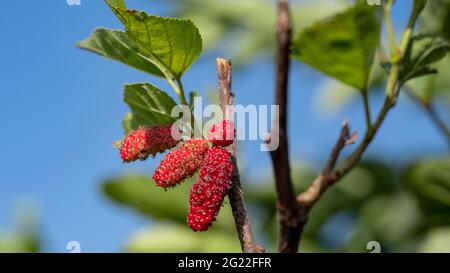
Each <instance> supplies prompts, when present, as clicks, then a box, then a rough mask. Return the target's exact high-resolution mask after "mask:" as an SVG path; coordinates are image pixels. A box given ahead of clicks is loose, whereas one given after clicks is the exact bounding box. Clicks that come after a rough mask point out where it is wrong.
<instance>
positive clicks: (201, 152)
mask: <svg viewBox="0 0 450 273" xmlns="http://www.w3.org/2000/svg"><path fill="white" fill-rule="evenodd" d="M172 131H173V130H172V126H171V125H167V126H159V127H143V126H141V127H139V128H137V129H136V130H134V131H132V132H131V133H130V134H129V135H128V136H127V137H125V138H124V139H123V141H122V142H121V143H120V144H119V149H120V156H121V158H122V160H123V161H124V162H132V161H136V160H138V159H141V160H143V159H146V158H147V157H148V156H149V155H154V154H156V153H158V152H164V151H165V150H167V149H170V148H173V147H175V146H176V145H177V144H178V142H179V141H178V140H177V139H174V138H173V137H172ZM235 137H236V130H235V129H234V125H233V122H231V121H229V120H223V121H221V122H219V123H217V124H214V125H213V126H211V129H210V130H209V132H208V138H207V140H206V139H191V140H188V141H185V142H183V143H181V144H180V145H179V146H178V147H176V148H175V149H173V150H172V151H171V152H169V153H167V155H166V156H165V157H164V159H163V160H162V161H161V163H160V165H159V166H158V168H157V169H156V170H155V173H154V174H153V180H154V181H155V183H156V185H157V186H160V187H162V188H170V187H174V186H176V185H177V184H179V183H181V182H182V181H183V180H185V179H186V178H188V177H190V176H192V175H193V174H194V173H195V172H196V171H197V170H199V169H200V173H199V178H198V180H197V181H196V182H195V183H194V185H193V186H192V188H191V190H190V199H189V213H188V215H187V222H188V225H189V226H190V227H191V229H192V230H193V231H205V230H207V229H208V228H209V227H210V226H211V224H212V222H213V221H214V220H215V218H216V216H217V214H218V213H219V210H220V208H221V206H222V203H223V200H224V198H225V196H226V195H227V193H228V190H229V189H230V188H231V186H232V178H233V174H234V171H235V165H234V162H233V159H232V156H231V154H230V153H229V152H228V151H227V150H225V148H224V147H226V146H229V145H231V144H232V143H233V142H234V138H235ZM209 142H211V143H212V145H213V147H212V148H210V146H209Z"/></svg>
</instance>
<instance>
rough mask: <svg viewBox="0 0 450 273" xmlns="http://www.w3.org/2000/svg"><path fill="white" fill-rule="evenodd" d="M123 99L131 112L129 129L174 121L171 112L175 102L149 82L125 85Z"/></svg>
mask: <svg viewBox="0 0 450 273" xmlns="http://www.w3.org/2000/svg"><path fill="white" fill-rule="evenodd" d="M124 101H125V103H127V104H128V106H129V107H130V109H131V112H132V118H131V122H130V123H131V129H136V128H137V127H138V126H140V125H145V126H153V125H165V124H169V123H173V122H175V118H174V117H172V116H171V112H172V109H173V108H174V107H177V104H176V103H175V101H174V100H173V99H172V98H171V97H170V96H169V95H167V94H166V93H165V92H164V91H161V90H160V89H158V88H157V87H155V86H153V85H151V84H149V83H134V84H127V85H125V87H124Z"/></svg>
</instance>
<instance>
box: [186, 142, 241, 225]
mask: <svg viewBox="0 0 450 273" xmlns="http://www.w3.org/2000/svg"><path fill="white" fill-rule="evenodd" d="M233 172H234V164H233V161H232V158H231V155H230V153H228V152H227V151H226V150H225V149H223V148H221V147H213V148H211V149H210V150H209V151H208V153H207V154H206V156H205V163H204V165H203V166H202V168H201V169H200V176H199V178H198V180H197V182H195V184H194V185H193V187H192V188H191V191H190V200H189V205H190V209H189V214H188V216H187V222H188V225H189V226H190V227H191V229H192V230H193V231H205V230H207V229H208V228H209V226H211V224H212V222H213V221H214V220H215V218H216V216H217V214H218V213H219V210H220V208H221V206H222V202H223V199H224V198H225V196H226V195H227V193H228V190H229V189H230V188H231V185H232V177H233Z"/></svg>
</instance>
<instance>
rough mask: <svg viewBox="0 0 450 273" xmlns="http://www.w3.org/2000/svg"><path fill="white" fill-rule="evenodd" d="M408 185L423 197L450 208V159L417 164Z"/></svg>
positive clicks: (412, 170)
mask: <svg viewBox="0 0 450 273" xmlns="http://www.w3.org/2000/svg"><path fill="white" fill-rule="evenodd" d="M408 177H409V180H408V183H409V185H410V186H411V187H412V189H413V190H414V191H415V192H416V193H417V194H418V195H421V196H424V197H427V198H429V199H432V200H434V201H437V202H440V203H443V204H445V205H448V206H450V159H449V158H446V159H442V160H427V161H422V162H419V163H417V164H416V165H415V166H413V167H412V169H411V171H410V173H409V176H408Z"/></svg>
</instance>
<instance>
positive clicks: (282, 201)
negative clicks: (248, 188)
mask: <svg viewBox="0 0 450 273" xmlns="http://www.w3.org/2000/svg"><path fill="white" fill-rule="evenodd" d="M290 43H291V18H290V14H289V5H288V3H287V1H283V0H280V1H278V21H277V58H276V87H275V88H276V89H275V104H276V105H278V107H279V108H278V109H279V111H278V114H279V117H278V120H275V121H274V124H273V127H272V130H271V133H270V134H271V136H270V139H274V137H275V136H274V134H278V136H277V137H278V139H279V144H278V148H277V149H275V150H272V151H271V152H270V156H271V159H272V165H273V170H274V175H275V186H276V192H277V213H278V224H279V231H278V251H279V252H297V249H298V244H299V237H300V233H301V230H300V228H301V224H300V220H299V217H298V216H299V212H300V210H299V206H298V202H297V201H296V196H295V192H294V187H293V184H292V178H291V167H290V163H289V148H288V132H287V115H288V82H289V68H290V60H289V47H290Z"/></svg>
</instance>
